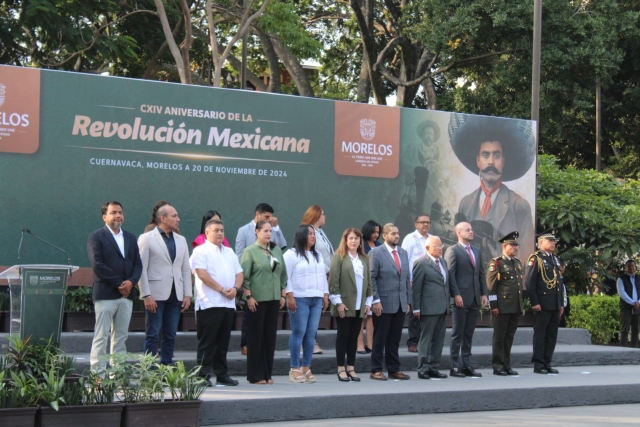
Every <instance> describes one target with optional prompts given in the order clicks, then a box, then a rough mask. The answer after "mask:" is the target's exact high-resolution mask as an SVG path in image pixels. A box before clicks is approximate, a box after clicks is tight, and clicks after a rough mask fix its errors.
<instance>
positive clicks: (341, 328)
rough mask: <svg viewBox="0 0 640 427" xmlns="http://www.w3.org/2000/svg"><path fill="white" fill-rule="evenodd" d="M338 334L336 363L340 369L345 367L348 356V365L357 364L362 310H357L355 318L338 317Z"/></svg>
mask: <svg viewBox="0 0 640 427" xmlns="http://www.w3.org/2000/svg"><path fill="white" fill-rule="evenodd" d="M336 324H337V325H338V332H337V333H336V362H337V363H338V367H341V366H345V362H344V355H345V353H346V355H347V363H346V364H347V365H348V366H353V365H354V364H355V363H356V350H357V349H358V335H360V326H362V318H360V310H356V312H355V317H346V316H345V317H343V318H340V317H339V316H338V317H336Z"/></svg>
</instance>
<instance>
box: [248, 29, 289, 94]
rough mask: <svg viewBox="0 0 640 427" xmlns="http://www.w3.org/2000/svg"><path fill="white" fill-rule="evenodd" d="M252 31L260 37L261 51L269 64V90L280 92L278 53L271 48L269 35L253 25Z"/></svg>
mask: <svg viewBox="0 0 640 427" xmlns="http://www.w3.org/2000/svg"><path fill="white" fill-rule="evenodd" d="M253 31H254V32H255V33H256V34H257V35H258V37H259V38H260V44H261V45H262V51H263V52H264V56H265V57H266V58H267V63H268V64H269V89H268V91H269V92H272V93H282V85H281V82H280V63H279V62H278V54H277V53H276V51H275V49H274V48H273V43H271V37H269V36H268V35H266V34H265V33H263V32H262V31H260V30H259V29H257V28H255V27H253Z"/></svg>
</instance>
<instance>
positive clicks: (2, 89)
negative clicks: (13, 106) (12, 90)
mask: <svg viewBox="0 0 640 427" xmlns="http://www.w3.org/2000/svg"><path fill="white" fill-rule="evenodd" d="M6 89H7V87H6V86H5V85H3V84H2V83H0V107H2V104H4V96H5V93H6Z"/></svg>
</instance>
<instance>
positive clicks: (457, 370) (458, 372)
mask: <svg viewBox="0 0 640 427" xmlns="http://www.w3.org/2000/svg"><path fill="white" fill-rule="evenodd" d="M449 375H450V376H452V377H456V378H464V377H466V375H465V374H464V373H463V372H462V371H461V370H460V368H452V369H451V371H449Z"/></svg>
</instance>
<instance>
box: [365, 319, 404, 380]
mask: <svg viewBox="0 0 640 427" xmlns="http://www.w3.org/2000/svg"><path fill="white" fill-rule="evenodd" d="M404 316H405V313H404V311H402V307H400V308H399V309H398V311H397V312H395V313H389V314H386V313H382V314H381V315H380V316H376V315H375V314H374V315H373V348H372V349H371V372H374V373H375V372H381V371H382V359H383V357H384V362H385V364H386V366H387V371H389V373H390V374H395V373H396V372H400V356H399V355H398V347H399V346H400V339H401V338H402V326H403V325H404Z"/></svg>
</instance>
